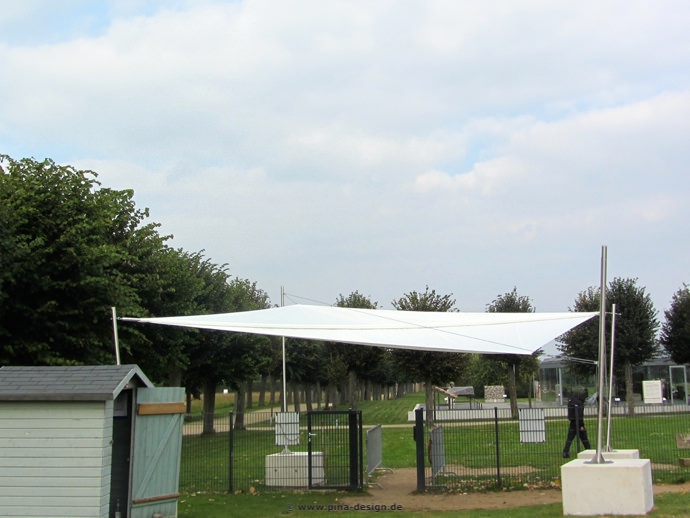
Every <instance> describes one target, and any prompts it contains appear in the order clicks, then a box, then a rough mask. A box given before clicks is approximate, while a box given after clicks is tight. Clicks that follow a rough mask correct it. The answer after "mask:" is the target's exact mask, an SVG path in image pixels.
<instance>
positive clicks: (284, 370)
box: [280, 286, 287, 412]
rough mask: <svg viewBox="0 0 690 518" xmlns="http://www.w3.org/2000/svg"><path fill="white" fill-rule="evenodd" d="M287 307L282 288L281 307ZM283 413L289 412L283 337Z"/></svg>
mask: <svg viewBox="0 0 690 518" xmlns="http://www.w3.org/2000/svg"><path fill="white" fill-rule="evenodd" d="M283 306H285V287H284V286H281V287H280V307H281V308H282V307H283ZM283 412H287V367H286V364H285V337H284V336H283Z"/></svg>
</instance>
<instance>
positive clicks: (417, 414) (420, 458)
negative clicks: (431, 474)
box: [413, 408, 426, 491]
mask: <svg viewBox="0 0 690 518" xmlns="http://www.w3.org/2000/svg"><path fill="white" fill-rule="evenodd" d="M413 430H414V440H415V443H416V446H417V448H416V451H417V491H424V490H425V489H426V480H425V476H424V475H425V474H424V409H423V408H416V409H415V411H414V429H413Z"/></svg>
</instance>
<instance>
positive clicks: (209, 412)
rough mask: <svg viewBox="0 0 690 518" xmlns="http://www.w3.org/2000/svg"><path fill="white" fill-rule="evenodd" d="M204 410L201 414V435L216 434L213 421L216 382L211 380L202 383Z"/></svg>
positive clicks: (214, 415)
mask: <svg viewBox="0 0 690 518" xmlns="http://www.w3.org/2000/svg"><path fill="white" fill-rule="evenodd" d="M203 398H204V410H203V414H202V420H203V423H204V424H203V428H202V431H201V433H202V434H203V435H208V434H213V433H216V429H215V428H214V423H213V420H214V419H215V417H216V382H215V381H211V380H208V379H207V380H205V381H204V396H203Z"/></svg>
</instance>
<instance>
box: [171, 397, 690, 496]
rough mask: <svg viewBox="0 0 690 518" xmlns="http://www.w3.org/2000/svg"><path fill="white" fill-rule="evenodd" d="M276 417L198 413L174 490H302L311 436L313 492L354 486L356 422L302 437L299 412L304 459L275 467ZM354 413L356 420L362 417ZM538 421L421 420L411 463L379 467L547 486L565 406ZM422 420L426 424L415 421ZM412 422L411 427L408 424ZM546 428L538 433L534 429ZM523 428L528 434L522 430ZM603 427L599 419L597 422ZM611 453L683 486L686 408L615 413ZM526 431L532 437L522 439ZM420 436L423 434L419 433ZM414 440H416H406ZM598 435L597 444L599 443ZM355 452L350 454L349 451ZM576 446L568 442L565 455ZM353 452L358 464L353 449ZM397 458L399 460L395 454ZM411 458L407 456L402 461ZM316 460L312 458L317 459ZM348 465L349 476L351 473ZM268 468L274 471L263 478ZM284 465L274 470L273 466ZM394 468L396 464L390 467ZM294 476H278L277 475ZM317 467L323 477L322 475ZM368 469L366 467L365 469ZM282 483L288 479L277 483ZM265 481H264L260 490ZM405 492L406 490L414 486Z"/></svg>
mask: <svg viewBox="0 0 690 518" xmlns="http://www.w3.org/2000/svg"><path fill="white" fill-rule="evenodd" d="M595 411H596V409H594V408H590V407H588V408H586V412H585V424H586V426H587V429H588V434H589V439H590V441H591V444H592V447H593V448H596V438H597V431H596V428H597V419H596V416H595ZM276 415H277V414H276V413H274V412H252V413H247V414H245V416H244V421H243V423H242V425H241V426H230V423H231V421H232V415H231V414H230V415H229V414H224V415H217V416H215V418H214V419H213V427H214V433H210V434H203V433H202V432H203V420H202V417H201V416H188V418H187V419H186V421H185V425H184V437H183V441H182V463H181V473H180V489H181V490H182V491H185V492H205V491H211V492H215V491H217V492H223V491H252V488H254V489H255V490H258V489H262V490H265V489H270V488H280V487H304V488H307V487H308V486H309V485H310V484H309V476H310V475H309V473H310V471H309V468H310V466H309V456H308V455H307V452H308V451H309V447H310V445H309V433H312V434H314V435H312V436H311V439H312V443H311V449H312V453H317V454H318V453H320V454H321V455H313V456H312V457H311V458H312V465H311V478H312V480H311V486H312V487H326V486H331V485H332V486H337V487H342V485H346V486H348V487H350V486H352V485H353V484H352V481H353V480H354V479H353V478H352V477H353V476H355V475H356V477H355V478H357V481H356V483H355V484H354V485H358V486H361V478H362V475H361V472H362V471H363V466H365V464H364V461H368V460H369V459H368V455H367V458H366V459H363V458H362V451H363V449H364V448H363V445H362V436H361V428H362V425H361V417H360V418H357V419H358V421H357V423H358V424H356V425H355V429H356V430H358V432H357V433H358V434H359V436H358V437H359V438H358V439H357V438H356V439H355V443H357V444H356V445H353V444H351V440H352V439H351V437H352V436H351V435H350V430H351V426H352V425H351V423H350V417H349V413H348V412H345V413H344V414H343V413H340V412H319V413H315V414H314V416H313V418H312V423H311V425H312V430H311V432H310V431H309V429H308V427H309V422H308V417H307V414H300V415H299V418H298V419H299V422H298V430H297V434H298V435H297V440H298V441H299V443H298V444H294V445H290V446H288V449H289V451H290V452H291V453H292V452H297V453H301V454H302V455H301V456H302V460H303V461H304V462H303V463H301V464H300V463H297V464H295V465H288V466H287V467H286V465H282V466H281V465H278V466H276V465H274V464H271V463H270V462H268V463H267V457H269V456H274V458H277V457H278V456H279V455H280V454H281V453H282V452H283V451H284V449H285V446H282V445H277V444H276ZM360 415H361V414H360ZM543 415H544V420H543V423H541V422H539V418H538V416H537V417H535V416H534V415H532V416H531V418H530V419H531V420H532V421H533V422H531V423H528V424H527V425H526V424H525V422H521V421H520V420H513V419H511V416H510V410H509V409H507V408H490V409H489V408H486V405H485V408H484V409H481V410H466V411H464V412H463V414H462V418H461V419H456V420H452V421H451V420H448V421H437V423H436V427H435V428H433V429H428V428H427V427H425V426H424V425H423V424H422V425H421V426H418V430H416V431H415V436H416V437H417V446H416V448H417V449H416V458H415V454H414V453H412V452H413V451H415V450H414V449H413V444H410V448H408V449H406V451H407V452H406V453H405V454H404V456H405V457H406V458H404V459H401V458H397V457H393V456H391V454H390V452H388V453H385V455H386V459H387V460H386V462H387V463H393V464H394V465H395V466H399V467H403V466H407V467H409V468H414V466H415V465H417V466H421V470H420V471H419V472H418V478H417V487H418V488H431V487H439V488H447V489H449V490H462V491H480V490H486V489H494V488H497V487H502V488H514V487H524V486H529V487H549V486H555V485H558V484H559V479H560V467H561V465H562V464H563V463H565V462H568V461H569V459H564V458H563V456H562V451H563V445H564V442H565V440H566V435H567V431H568V421H567V419H566V417H565V409H564V408H551V409H549V408H546V409H544V412H543ZM422 423H423V421H422ZM413 424H414V423H410V428H412V427H413ZM542 425H543V429H541V428H540V426H542ZM525 426H527V427H530V428H533V427H536V430H533V429H530V430H526V429H525ZM604 426H605V427H606V420H605V421H604ZM611 431H612V433H611V446H612V448H613V449H637V450H639V452H640V458H645V459H650V460H651V461H652V476H653V479H654V481H655V482H657V483H658V482H679V481H686V480H690V467H685V466H682V465H681V462H679V459H681V458H683V457H690V451H689V450H679V449H678V445H677V443H676V436H677V435H678V434H688V433H690V407H688V406H686V405H658V406H657V405H654V406H651V405H649V406H641V407H639V408H637V407H636V415H635V416H634V417H628V416H627V415H625V414H624V412H623V408H622V407H619V408H614V412H613V417H612V420H611ZM388 432H390V433H391V434H396V435H397V436H399V435H400V434H399V429H398V430H397V433H396V430H395V429H391V430H387V427H386V426H385V425H384V426H382V428H381V440H382V445H381V449H382V450H383V452H387V451H388V450H386V448H387V445H386V437H387V433H388ZM527 432H529V433H527ZM420 434H421V436H420ZM409 437H410V439H409V440H410V441H411V442H412V441H413V440H414V439H413V434H412V433H410V435H409ZM605 437H606V435H605V434H604V441H605V440H606V438H605ZM353 448H354V449H353ZM582 449H583V446H582V445H581V444H579V443H578V442H577V441H575V442H573V444H572V447H571V450H570V454H571V458H574V457H576V456H577V453H578V452H579V451H581V450H582ZM353 451H356V452H357V454H356V458H351V452H353ZM397 455H398V457H399V456H401V455H403V454H397ZM408 457H409V458H408ZM315 459H316V460H315ZM353 466H354V470H355V472H354V473H355V475H353V471H352V469H353ZM271 469H274V470H275V469H278V471H274V472H273V473H271V472H270V470H271ZM281 469H283V471H282V472H281V471H280V470H281ZM396 469H398V468H396ZM285 470H288V472H289V470H292V473H289V475H286V476H285V477H283V475H281V473H285V472H286V471H285ZM320 470H323V471H320ZM367 471H368V469H367ZM281 478H285V481H284V482H281ZM267 479H270V480H269V482H270V483H269V484H267ZM414 489H415V488H414V487H411V488H410V491H412V490H414Z"/></svg>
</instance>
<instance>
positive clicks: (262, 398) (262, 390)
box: [259, 375, 266, 407]
mask: <svg viewBox="0 0 690 518" xmlns="http://www.w3.org/2000/svg"><path fill="white" fill-rule="evenodd" d="M265 404H266V376H263V375H262V376H261V382H260V383H259V406H260V407H263V406H264V405H265Z"/></svg>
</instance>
